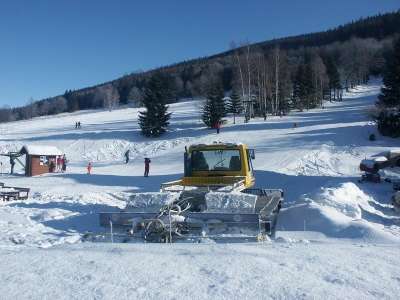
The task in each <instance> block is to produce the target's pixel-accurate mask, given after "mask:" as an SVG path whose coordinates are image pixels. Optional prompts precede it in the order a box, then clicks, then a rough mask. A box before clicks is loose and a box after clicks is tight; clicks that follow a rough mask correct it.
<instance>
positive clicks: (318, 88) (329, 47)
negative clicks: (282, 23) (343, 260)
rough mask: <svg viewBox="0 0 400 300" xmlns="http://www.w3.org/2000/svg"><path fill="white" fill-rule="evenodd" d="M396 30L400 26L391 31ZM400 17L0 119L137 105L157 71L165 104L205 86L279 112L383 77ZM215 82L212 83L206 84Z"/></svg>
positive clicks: (258, 110) (236, 54)
mask: <svg viewBox="0 0 400 300" xmlns="http://www.w3.org/2000/svg"><path fill="white" fill-rule="evenodd" d="M397 25H399V26H397ZM399 28H400V12H394V13H390V14H385V15H378V16H374V17H369V18H365V19H361V20H359V21H356V22H352V23H350V24H347V25H344V26H339V27H338V28H335V29H332V30H328V31H325V32H320V33H313V34H306V35H301V36H297V37H290V38H284V39H278V40H273V41H268V42H263V43H258V44H250V43H249V42H241V43H232V45H231V50H229V51H227V52H225V53H221V54H219V55H215V56H211V57H204V58H199V59H194V60H191V61H185V62H182V63H178V64H173V65H170V66H165V67H162V68H158V69H156V70H150V71H147V72H139V73H134V74H130V75H126V76H123V77H122V78H119V79H117V80H114V81H112V82H108V83H104V84H100V85H97V86H94V87H89V88H85V89H81V90H76V91H73V90H67V91H66V92H65V93H64V94H63V95H59V96H57V97H52V98H48V99H43V100H40V101H34V100H33V99H30V100H29V102H28V103H27V105H25V106H23V107H17V108H10V107H4V108H2V109H0V122H7V121H13V120H22V119H29V118H33V117H36V116H44V115H52V114H58V113H62V112H74V111H77V110H82V109H96V108H106V109H110V110H111V109H113V108H115V107H117V106H119V105H126V104H131V105H135V106H142V105H143V104H145V103H144V99H145V97H146V90H147V88H148V87H149V86H150V85H151V84H152V83H151V79H152V77H153V76H154V75H155V74H159V73H162V74H163V78H162V81H163V82H164V85H166V86H168V90H169V92H168V94H169V95H168V97H167V98H168V99H167V100H166V101H167V104H168V103H173V102H176V101H177V100H178V99H182V98H195V97H201V98H205V97H208V96H209V94H210V92H209V87H210V85H213V84H216V85H218V86H220V87H221V89H222V90H223V93H224V94H231V93H233V92H235V93H236V94H237V95H239V96H240V98H241V100H242V104H243V112H244V114H245V116H246V119H250V118H252V117H255V116H268V115H269V114H273V115H276V114H285V113H287V112H288V111H289V110H291V109H300V110H303V109H310V108H313V107H317V106H321V105H322V100H323V99H328V100H331V101H335V100H340V99H341V91H342V89H348V88H350V87H352V86H354V85H356V84H359V83H363V82H366V81H367V80H368V77H369V76H370V75H381V74H383V69H384V64H385V61H386V57H387V53H389V52H391V51H392V41H393V40H394V38H395V37H396V34H398V33H399ZM211 79H212V81H215V82H213V83H210V81H211Z"/></svg>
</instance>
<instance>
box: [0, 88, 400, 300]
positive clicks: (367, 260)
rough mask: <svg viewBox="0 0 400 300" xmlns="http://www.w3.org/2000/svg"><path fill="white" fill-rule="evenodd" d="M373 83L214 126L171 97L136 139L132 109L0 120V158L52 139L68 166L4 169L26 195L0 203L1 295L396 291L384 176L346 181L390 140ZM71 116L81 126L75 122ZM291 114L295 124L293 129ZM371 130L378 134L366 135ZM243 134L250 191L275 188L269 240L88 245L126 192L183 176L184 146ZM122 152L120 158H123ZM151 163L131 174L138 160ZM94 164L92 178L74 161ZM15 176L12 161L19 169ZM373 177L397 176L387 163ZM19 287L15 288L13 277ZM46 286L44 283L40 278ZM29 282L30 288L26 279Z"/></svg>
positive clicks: (393, 218)
mask: <svg viewBox="0 0 400 300" xmlns="http://www.w3.org/2000/svg"><path fill="white" fill-rule="evenodd" d="M379 88H380V82H373V83H371V84H370V85H368V86H360V87H357V88H355V89H353V90H351V91H350V92H348V93H345V94H344V100H343V102H333V103H326V104H325V108H324V109H315V110H311V111H308V112H293V113H291V114H290V115H288V116H285V117H283V118H280V117H271V116H269V117H268V119H267V121H266V122H264V121H263V120H262V119H255V120H252V121H251V122H250V123H247V124H245V123H243V119H242V118H240V117H239V118H237V124H236V125H233V124H232V120H231V118H227V119H228V124H227V125H226V126H224V127H223V128H222V130H221V134H219V135H217V134H216V133H215V132H214V131H213V130H209V129H206V128H204V127H203V125H202V123H201V121H200V111H201V110H200V108H199V105H198V103H196V102H193V101H189V102H181V103H177V104H172V105H171V106H170V109H171V111H172V112H173V118H172V120H171V127H170V131H169V132H168V133H167V134H165V135H164V136H162V137H160V138H157V139H146V138H144V137H142V136H141V135H140V131H139V128H138V125H137V113H138V111H139V109H137V108H122V109H118V110H114V111H112V112H109V111H102V110H99V111H86V112H77V113H72V114H62V115H59V116H53V117H52V116H49V117H41V118H37V119H33V120H28V121H18V122H13V123H7V124H0V134H1V139H0V153H6V152H8V151H16V150H19V148H21V146H22V145H24V144H48V145H54V146H57V147H59V148H60V149H62V150H63V151H65V153H66V154H67V157H68V159H69V161H70V163H69V165H68V170H67V173H65V174H51V175H50V174H48V175H43V176H37V177H33V178H25V177H23V176H22V175H20V176H10V175H8V174H7V172H8V161H7V159H6V158H4V157H1V158H0V162H2V165H1V170H0V171H1V173H3V175H2V177H0V182H4V183H6V184H7V185H15V186H22V187H29V188H31V195H30V198H29V199H28V200H26V201H14V202H9V203H0V253H1V254H2V257H4V258H6V259H3V260H1V261H0V278H1V279H3V282H6V283H7V284H3V285H2V286H1V287H0V293H1V295H3V297H6V298H12V297H16V298H33V299H42V298H43V297H46V298H52V297H57V298H61V299H71V298H96V299H97V298H104V299H115V298H121V299H128V298H165V299H170V298H171V299H172V298H188V297H191V298H219V299H221V298H227V299H239V298H240V299H242V298H290V299H293V298H296V299H297V298H300V299H307V298H322V297H328V298H343V299H345V298H347V299H350V298H351V299H354V298H357V299H368V298H371V299H372V298H384V299H385V298H386V299H391V298H395V295H398V294H399V292H400V270H399V268H398V267H396V266H397V265H398V264H397V261H398V249H399V247H400V216H399V215H398V214H396V213H395V212H394V211H393V209H392V207H391V204H390V196H391V191H392V187H391V184H389V183H387V182H383V183H381V184H372V183H364V184H360V183H359V182H358V179H359V177H360V174H361V173H360V171H359V170H358V166H359V163H360V161H361V160H362V159H364V158H365V157H368V156H371V155H373V154H376V153H379V152H382V151H384V150H388V149H393V148H396V147H399V141H398V140H395V139H390V138H385V137H382V136H380V135H379V134H377V132H376V129H375V126H374V124H373V122H371V121H370V119H369V117H368V110H369V109H370V108H371V107H372V106H373V104H374V102H375V101H376V96H377V94H378V93H379ZM76 121H81V123H82V129H79V130H76V129H74V128H73V125H74V124H75V122H76ZM295 122H296V123H297V124H298V126H297V128H294V127H293V124H294V123H295ZM370 133H375V134H376V135H377V141H375V142H370V141H369V140H368V136H369V134H370ZM214 141H223V142H243V143H247V144H248V145H249V146H250V147H251V148H255V150H256V160H255V161H254V166H255V169H256V180H257V183H256V185H257V186H260V187H267V188H282V189H284V191H285V203H284V207H283V209H282V211H281V214H280V217H279V220H278V224H277V228H278V232H277V239H276V240H275V241H272V242H267V243H263V244H251V243H250V244H214V243H210V242H209V243H205V244H200V245H198V244H194V245H190V244H189V245H188V244H185V245H179V244H178V245H156V244H128V245H123V244H114V245H112V244H104V243H102V244H95V243H90V242H86V243H82V237H83V236H84V235H85V233H87V232H102V229H101V228H100V227H99V226H98V212H100V211H110V210H116V209H118V208H123V207H124V206H125V204H126V201H127V199H129V195H131V194H132V193H133V192H156V191H158V189H159V186H160V184H161V183H162V182H166V181H171V180H175V179H177V178H179V177H180V176H181V175H182V172H183V165H182V164H183V149H184V146H185V145H190V144H192V143H211V142H214ZM127 149H130V150H131V162H130V163H129V164H128V165H125V164H124V163H123V160H124V159H123V154H124V152H125V151H126V150H127ZM146 156H147V157H150V158H151V159H152V164H151V171H150V175H151V176H150V177H149V178H144V177H143V173H142V172H143V158H144V157H146ZM89 161H91V162H93V165H94V168H93V174H92V175H90V176H89V175H87V174H85V171H86V170H85V166H86V164H87V163H88V162H89ZM17 171H20V170H17ZM384 174H386V175H387V176H390V177H392V178H398V174H400V170H398V169H397V168H395V169H392V170H390V171H385V172H384ZM22 283H23V284H22ZM42 283H44V284H42ZM39 285H41V288H39V289H37V288H35V287H37V286H39Z"/></svg>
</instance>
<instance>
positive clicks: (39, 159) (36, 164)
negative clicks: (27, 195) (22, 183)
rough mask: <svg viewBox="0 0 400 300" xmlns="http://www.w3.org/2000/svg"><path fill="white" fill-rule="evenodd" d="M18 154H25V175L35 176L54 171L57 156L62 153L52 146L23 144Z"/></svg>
mask: <svg viewBox="0 0 400 300" xmlns="http://www.w3.org/2000/svg"><path fill="white" fill-rule="evenodd" d="M19 153H20V155H26V163H25V176H36V175H40V174H45V173H51V172H54V171H55V167H56V163H57V158H58V157H60V156H62V155H63V153H62V151H61V150H60V149H58V148H57V147H54V146H40V145H25V146H23V147H22V149H21V150H20V152H19Z"/></svg>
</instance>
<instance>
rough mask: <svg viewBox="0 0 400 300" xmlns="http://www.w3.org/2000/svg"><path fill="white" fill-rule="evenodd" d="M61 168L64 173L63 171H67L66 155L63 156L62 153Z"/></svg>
mask: <svg viewBox="0 0 400 300" xmlns="http://www.w3.org/2000/svg"><path fill="white" fill-rule="evenodd" d="M61 168H62V172H63V173H64V172H65V171H67V157H66V156H65V154H64V155H63V157H62V158H61Z"/></svg>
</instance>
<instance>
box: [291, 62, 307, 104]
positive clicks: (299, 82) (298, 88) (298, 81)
mask: <svg viewBox="0 0 400 300" xmlns="http://www.w3.org/2000/svg"><path fill="white" fill-rule="evenodd" d="M304 76H305V72H304V66H303V65H300V66H299V67H298V68H297V72H296V75H295V78H294V82H293V103H294V105H295V106H296V107H297V108H298V109H299V110H301V111H302V110H303V109H304V106H305V97H306V94H307V92H306V85H305V82H304V81H305V80H304Z"/></svg>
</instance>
